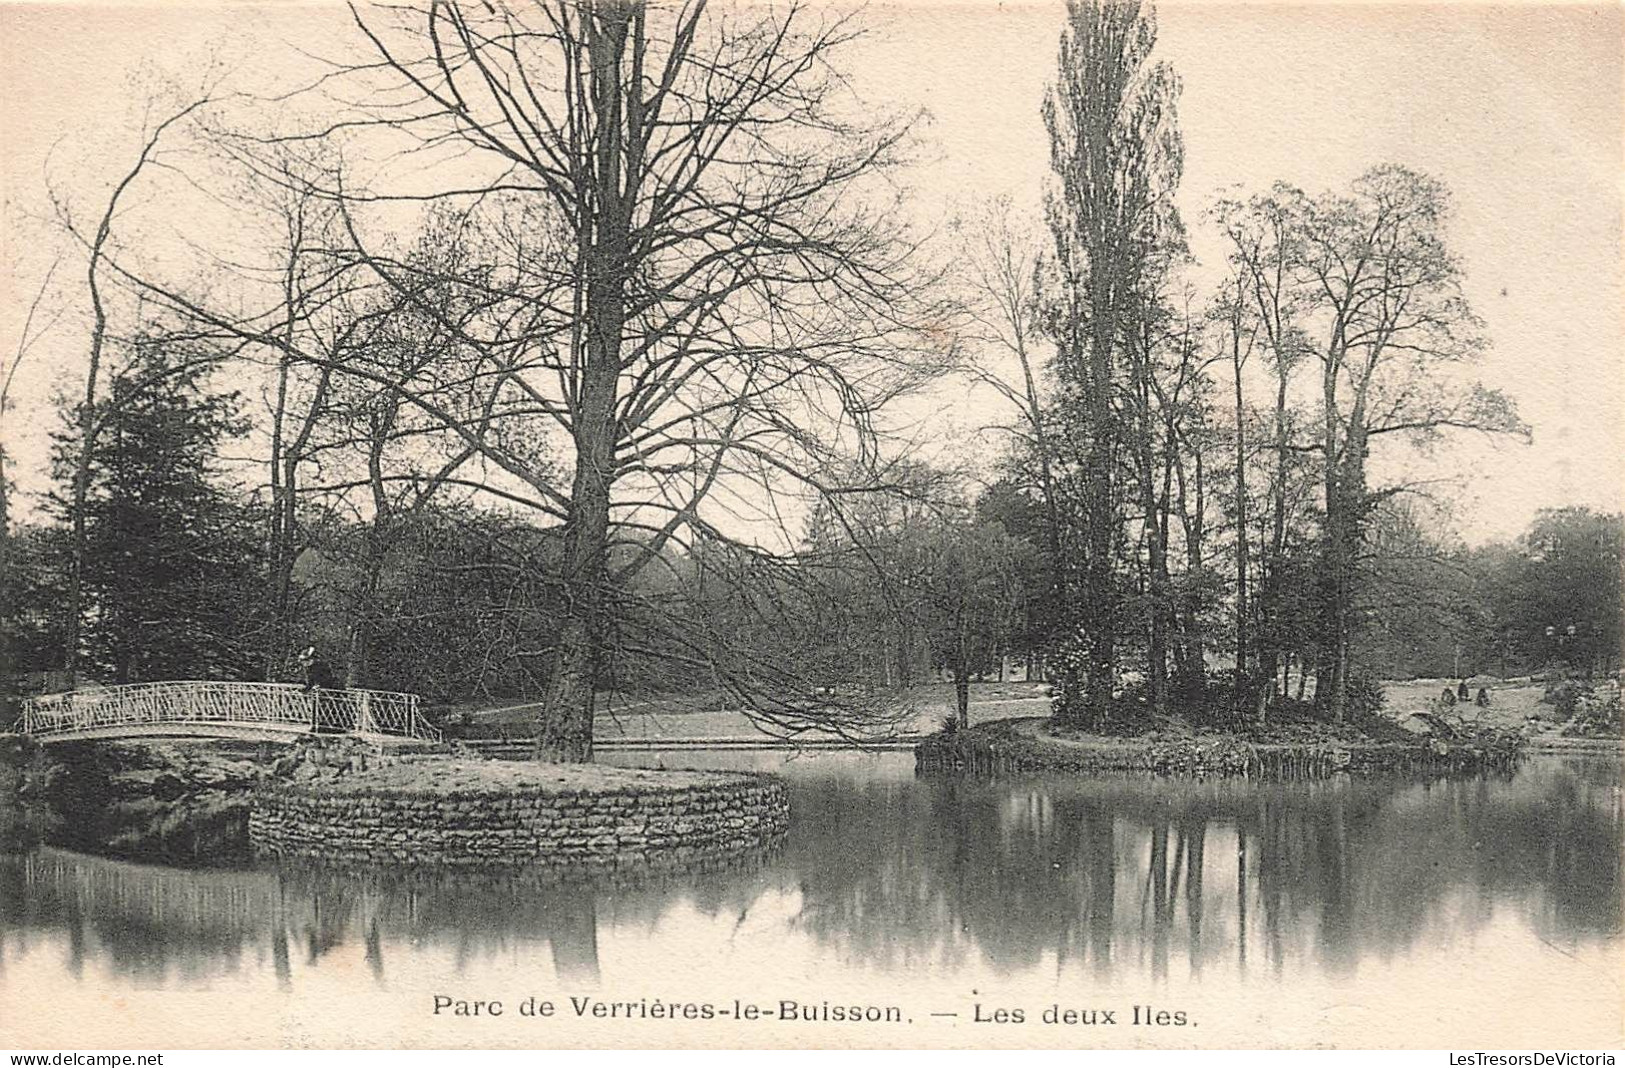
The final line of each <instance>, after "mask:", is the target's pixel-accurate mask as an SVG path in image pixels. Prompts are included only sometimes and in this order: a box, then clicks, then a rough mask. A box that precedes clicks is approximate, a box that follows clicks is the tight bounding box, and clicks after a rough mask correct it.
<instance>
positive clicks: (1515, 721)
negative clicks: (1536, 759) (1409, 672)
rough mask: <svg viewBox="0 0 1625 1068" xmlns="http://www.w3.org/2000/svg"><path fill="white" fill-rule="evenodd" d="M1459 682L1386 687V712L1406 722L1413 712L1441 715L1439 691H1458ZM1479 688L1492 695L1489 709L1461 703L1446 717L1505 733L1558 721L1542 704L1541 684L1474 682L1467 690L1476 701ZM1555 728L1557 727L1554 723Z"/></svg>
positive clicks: (1431, 681) (1419, 681) (1415, 681)
mask: <svg viewBox="0 0 1625 1068" xmlns="http://www.w3.org/2000/svg"><path fill="white" fill-rule="evenodd" d="M1459 681H1460V680H1459V679H1412V680H1409V681H1406V682H1386V683H1383V691H1384V693H1385V694H1386V695H1387V698H1388V699H1387V702H1386V703H1385V704H1384V706H1383V711H1385V712H1387V713H1388V714H1389V715H1391V716H1394V717H1396V718H1404V717H1405V716H1407V715H1409V714H1410V713H1412V712H1438V711H1439V696H1440V691H1442V690H1443V689H1444V688H1445V687H1446V686H1449V687H1450V688H1451V689H1455V686H1456V683H1457V682H1459ZM1480 686H1483V687H1484V688H1485V689H1487V690H1489V692H1490V706H1489V707H1488V708H1479V707H1478V706H1477V705H1475V704H1473V702H1472V701H1471V700H1469V701H1466V702H1458V703H1457V704H1456V705H1455V707H1454V708H1449V709H1447V710H1446V714H1447V715H1453V716H1456V717H1459V718H1461V719H1462V720H1463V721H1464V722H1466V723H1469V724H1481V725H1483V726H1486V727H1499V728H1502V729H1506V730H1517V729H1519V728H1521V727H1522V726H1523V725H1524V724H1525V723H1526V722H1527V721H1529V720H1530V719H1543V720H1547V721H1548V722H1552V721H1554V720H1555V717H1556V713H1555V712H1554V711H1553V710H1552V707H1551V706H1550V705H1542V704H1540V703H1539V702H1540V698H1541V696H1542V694H1544V693H1545V692H1546V691H1545V686H1544V685H1542V684H1541V683H1539V682H1534V683H1531V682H1527V681H1525V680H1522V679H1517V680H1511V681H1505V682H1497V681H1486V680H1482V679H1473V680H1470V681H1469V683H1468V688H1469V689H1470V690H1471V691H1472V693H1473V695H1474V696H1475V697H1476V696H1477V695H1478V689H1479V687H1480ZM1553 725H1554V726H1555V725H1556V724H1555V722H1553Z"/></svg>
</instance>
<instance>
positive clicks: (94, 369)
mask: <svg viewBox="0 0 1625 1068" xmlns="http://www.w3.org/2000/svg"><path fill="white" fill-rule="evenodd" d="M208 103H209V100H208V99H207V98H204V99H199V100H195V101H193V102H192V103H190V104H187V105H186V106H185V107H183V108H181V109H179V110H178V111H175V112H174V113H172V114H170V115H169V116H168V117H166V118H164V119H163V120H161V121H160V122H158V123H157V124H156V125H154V126H153V128H152V130H151V132H150V133H148V134H147V135H146V137H145V139H144V140H143V142H142V145H141V149H140V151H139V152H137V154H136V158H135V162H134V163H133V164H132V165H131V167H130V169H129V170H128V171H127V172H125V174H124V176H123V177H122V178H121V179H120V180H119V181H118V183H117V184H116V185H114V187H113V190H112V192H111V193H110V194H109V195H108V197H107V203H106V205H105V206H104V208H103V210H102V213H101V217H100V218H99V220H98V221H97V223H96V228H95V230H94V231H93V232H91V233H89V234H85V233H83V232H81V231H80V230H79V229H78V228H77V227H76V225H75V222H74V219H73V214H72V211H71V209H70V207H69V205H68V204H67V203H66V202H65V201H64V200H63V199H62V198H60V197H59V196H57V195H56V194H55V193H54V192H53V193H52V197H51V199H52V203H53V204H54V205H55V207H56V211H57V216H58V218H59V219H60V220H61V222H62V224H63V225H64V226H65V227H66V228H67V229H68V230H69V232H70V233H72V234H74V236H76V237H78V238H79V239H80V241H81V242H82V243H83V244H84V245H85V248H86V250H87V253H88V258H87V261H86V265H85V283H86V293H87V296H88V299H89V303H90V313H91V326H90V341H89V348H88V353H87V355H88V365H87V367H86V369H85V393H84V400H83V401H82V402H81V403H80V405H79V410H78V423H79V425H78V432H79V450H78V454H77V456H78V459H77V461H76V465H75V469H74V476H73V482H72V487H71V498H70V502H69V509H70V516H71V522H72V526H73V537H72V541H71V543H70V547H69V572H68V604H67V608H66V626H65V627H64V631H63V650H62V668H63V670H64V671H65V672H67V675H68V680H69V684H70V685H71V684H72V683H73V681H74V680H75V678H76V675H77V672H78V667H79V635H80V627H81V625H82V623H83V613H84V604H83V601H84V557H85V499H86V495H87V494H88V493H89V489H90V462H91V456H92V454H93V452H94V451H95V450H94V445H95V440H96V434H97V430H98V427H97V418H96V412H97V406H96V397H97V387H98V385H99V383H100V380H101V373H102V356H103V350H104V348H105V347H106V345H107V338H108V309H107V300H106V294H105V293H104V290H103V287H104V284H105V280H104V277H103V274H102V270H103V266H104V261H105V259H106V258H107V255H108V253H109V251H110V249H109V242H110V241H111V240H112V236H113V222H114V220H115V219H116V218H117V216H118V209H119V202H120V201H121V200H122V199H123V198H124V195H125V193H127V192H128V191H129V189H130V187H131V186H132V185H134V184H135V182H136V180H137V179H138V178H140V176H141V173H142V171H143V170H144V169H146V167H147V166H148V165H149V164H150V163H151V162H152V160H153V158H154V156H155V155H156V154H157V152H158V148H159V143H160V142H161V141H162V140H163V137H164V134H165V133H167V132H168V131H169V130H170V129H171V128H173V127H176V126H178V125H179V124H181V123H183V122H184V121H186V120H187V119H188V118H189V117H190V116H191V115H192V114H193V113H194V112H196V111H198V110H199V109H200V108H203V107H205V106H206V105H207V104H208Z"/></svg>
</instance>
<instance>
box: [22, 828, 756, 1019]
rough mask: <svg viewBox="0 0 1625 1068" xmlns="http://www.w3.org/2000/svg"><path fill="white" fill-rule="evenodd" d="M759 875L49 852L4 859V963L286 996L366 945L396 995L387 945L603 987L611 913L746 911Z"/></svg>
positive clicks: (752, 861)
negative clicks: (313, 973)
mask: <svg viewBox="0 0 1625 1068" xmlns="http://www.w3.org/2000/svg"><path fill="white" fill-rule="evenodd" d="M761 863H762V858H760V857H757V858H749V857H744V858H735V859H734V860H733V861H732V862H729V863H724V864H718V865H712V866H711V870H703V871H694V870H689V871H686V872H685V871H676V870H674V871H668V872H659V873H653V872H651V873H638V872H631V873H628V872H622V873H619V875H617V876H615V877H605V878H599V879H596V880H585V881H583V880H580V879H567V880H564V881H561V880H560V879H559V873H557V872H548V871H532V872H520V873H511V874H487V875H474V874H438V873H434V872H429V871H419V872H332V871H321V870H316V869H306V868H298V867H284V868H278V869H276V870H265V871H200V870H195V869H190V870H188V869H173V868H163V867H155V866H148V865H139V864H132V863H127V862H123V861H117V860H109V859H105V858H99V857H91V856H86V855H84V854H79V853H72V852H67V851H64V850H57V849H42V850H39V851H37V852H35V853H32V854H29V855H26V856H21V857H6V858H0V965H3V963H4V960H5V955H6V953H7V952H8V946H9V947H11V950H12V951H15V950H16V949H17V948H20V947H26V946H27V945H29V944H30V942H31V941H32V940H34V939H35V938H38V937H40V936H41V935H51V934H54V935H59V936H62V938H63V940H64V941H65V942H66V944H67V946H68V967H69V971H70V973H71V974H74V975H75V976H77V975H79V974H80V972H81V970H82V968H83V965H84V961H85V960H86V959H87V958H88V957H90V956H93V955H95V956H99V957H100V958H101V962H102V963H103V964H105V965H106V966H107V967H109V968H110V969H111V970H113V971H114V972H115V973H116V974H119V975H125V976H130V977H133V978H135V979H137V980H142V981H153V982H157V981H163V980H165V979H169V978H186V977H193V978H196V977H207V976H210V975H214V974H218V973H220V972H222V971H233V970H236V969H237V967H238V966H239V964H240V962H241V960H242V959H243V958H244V957H245V956H256V955H262V954H264V955H268V956H269V958H270V964H271V968H272V970H273V972H274V974H275V975H276V977H277V980H278V982H279V984H280V985H282V986H284V987H287V986H289V985H291V983H292V981H293V976H294V971H295V967H296V966H299V967H306V968H308V967H313V966H318V965H319V964H320V963H321V962H322V960H323V959H324V958H326V957H327V956H328V955H329V954H331V953H333V952H334V951H335V950H338V949H341V948H343V947H350V946H356V947H359V948H360V949H361V951H362V954H363V958H364V960H365V961H366V963H367V966H368V968H369V969H370V971H371V974H372V976H373V978H374V979H375V980H376V981H378V982H379V983H382V982H384V980H385V978H386V975H387V972H388V964H389V961H388V956H389V952H390V949H389V947H390V946H391V945H395V946H399V945H400V944H401V943H403V942H406V941H411V942H429V943H433V944H438V945H444V946H448V947H449V948H450V949H451V951H452V954H453V959H454V962H455V965H456V967H458V968H459V969H462V968H465V967H467V966H468V965H470V964H471V963H473V962H475V961H478V960H480V959H483V958H487V957H490V956H494V955H497V954H500V953H504V952H508V951H511V950H513V949H515V948H517V947H524V948H527V949H536V948H544V949H546V950H548V951H550V952H551V955H552V959H553V962H554V967H555V970H556V973H557V975H558V977H559V979H560V980H561V981H562V982H564V983H567V984H592V983H595V982H596V981H597V979H598V970H599V961H598V936H599V928H600V926H601V924H602V923H603V921H604V917H605V916H606V915H607V916H609V917H611V918H612V922H636V921H638V920H640V919H647V918H650V917H655V916H658V915H659V914H660V913H661V912H663V911H664V909H665V908H666V907H668V906H669V905H670V903H671V902H672V901H673V900H674V899H679V898H680V899H682V900H684V901H688V902H690V903H692V904H693V906H694V907H695V908H697V909H700V910H701V911H709V912H711V913H717V912H722V911H733V912H739V913H742V912H743V911H745V910H746V909H748V907H749V905H750V902H751V901H752V900H753V899H754V898H755V897H756V896H757V895H759V894H760V892H761V885H760V884H758V883H757V882H755V881H754V879H753V876H752V872H754V871H756V870H758V869H759V868H760V867H761Z"/></svg>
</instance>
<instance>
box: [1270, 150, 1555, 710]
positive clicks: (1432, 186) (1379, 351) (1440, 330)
mask: <svg viewBox="0 0 1625 1068" xmlns="http://www.w3.org/2000/svg"><path fill="white" fill-rule="evenodd" d="M1276 196H1277V197H1279V198H1280V199H1281V200H1282V202H1283V203H1282V213H1283V214H1284V215H1285V217H1286V218H1287V219H1288V220H1289V222H1290V226H1291V229H1292V237H1291V238H1290V239H1289V248H1290V250H1291V251H1290V257H1291V258H1290V261H1289V262H1290V267H1291V271H1292V284H1293V286H1294V287H1295V288H1296V289H1297V291H1298V294H1299V300H1300V301H1301V302H1302V306H1303V307H1304V312H1303V314H1302V318H1301V323H1302V329H1303V330H1304V332H1305V334H1306V335H1309V336H1310V337H1311V338H1312V341H1311V344H1312V349H1313V351H1314V353H1315V356H1316V357H1317V358H1318V361H1319V364H1320V390H1319V394H1320V396H1319V400H1320V422H1321V425H1320V433H1319V435H1318V438H1319V440H1318V441H1317V442H1316V445H1317V448H1318V452H1319V454H1320V456H1319V459H1320V463H1321V471H1322V486H1323V495H1324V509H1325V512H1324V520H1323V525H1322V532H1321V577H1320V581H1321V599H1322V619H1321V629H1322V650H1323V652H1322V655H1321V657H1320V662H1319V664H1318V665H1317V672H1316V693H1315V699H1316V703H1317V704H1318V705H1319V706H1320V707H1321V708H1322V709H1323V710H1324V711H1326V712H1328V713H1329V714H1330V715H1331V716H1332V717H1333V718H1334V719H1337V720H1339V721H1341V720H1342V719H1343V718H1344V715H1345V713H1346V706H1347V694H1348V683H1349V672H1350V652H1351V649H1352V646H1353V642H1354V638H1355V633H1356V630H1357V627H1358V619H1357V612H1356V607H1355V599H1356V594H1357V592H1358V581H1357V579H1358V571H1357V563H1358V560H1359V558H1360V545H1361V539H1362V537H1363V531H1364V528H1365V524H1366V520H1367V519H1368V517H1369V516H1370V514H1371V510H1372V508H1373V507H1374V506H1375V505H1376V504H1377V503H1378V502H1379V501H1380V500H1382V499H1383V498H1384V497H1386V496H1391V495H1392V492H1394V491H1393V489H1385V490H1382V491H1376V492H1374V491H1373V490H1372V489H1371V487H1370V486H1369V479H1368V475H1367V460H1368V456H1369V453H1370V449H1371V446H1372V443H1373V442H1374V441H1376V440H1378V439H1380V438H1382V437H1384V436H1387V435H1391V434H1404V435H1407V436H1409V437H1411V438H1412V439H1414V440H1417V441H1419V442H1420V443H1422V444H1426V443H1428V442H1430V441H1432V440H1434V439H1436V438H1437V437H1438V435H1439V434H1440V433H1442V432H1443V431H1446V430H1449V429H1467V430H1478V431H1483V432H1488V433H1526V429H1525V427H1524V426H1523V424H1522V423H1521V422H1520V421H1519V420H1518V418H1517V415H1516V412H1515V410H1514V408H1513V406H1512V404H1511V402H1510V401H1509V400H1508V399H1507V398H1506V397H1504V396H1502V395H1501V394H1499V393H1496V392H1494V391H1491V390H1487V389H1485V388H1484V387H1482V386H1481V385H1478V384H1477V383H1473V382H1470V381H1466V380H1463V379H1462V378H1461V377H1460V376H1459V375H1458V374H1455V373H1454V371H1453V369H1454V368H1455V367H1457V366H1460V365H1464V364H1468V363H1470V362H1472V361H1473V360H1474V359H1475V358H1476V357H1477V356H1478V354H1479V352H1480V351H1481V350H1482V348H1483V347H1484V344H1485V342H1484V340H1483V338H1482V336H1481V335H1480V334H1479V327H1480V323H1479V320H1478V318H1477V317H1476V316H1475V315H1474V314H1473V312H1472V310H1471V308H1469V307H1468V305H1467V302H1466V299H1465V298H1464V297H1463V296H1462V293H1461V277H1462V275H1461V265H1460V262H1459V261H1458V260H1457V259H1456V257H1455V256H1454V255H1453V254H1452V253H1451V252H1450V251H1449V247H1448V244H1447V241H1446V226H1447V222H1448V217H1449V196H1448V192H1447V191H1446V189H1445V188H1444V186H1443V185H1442V184H1440V183H1439V182H1438V181H1436V180H1434V179H1432V178H1429V177H1427V176H1425V175H1422V174H1418V173H1416V172H1414V171H1410V170H1407V169H1405V168H1403V167H1398V166H1393V165H1385V166H1379V167H1375V168H1373V169H1372V170H1370V171H1367V172H1366V173H1365V174H1364V175H1362V176H1361V177H1360V178H1359V179H1358V180H1357V181H1356V182H1355V183H1354V186H1353V189H1352V191H1351V193H1350V194H1349V195H1346V196H1338V195H1325V196H1321V197H1318V198H1309V197H1307V196H1305V195H1304V194H1302V193H1298V192H1297V191H1294V190H1278V191H1277V194H1276Z"/></svg>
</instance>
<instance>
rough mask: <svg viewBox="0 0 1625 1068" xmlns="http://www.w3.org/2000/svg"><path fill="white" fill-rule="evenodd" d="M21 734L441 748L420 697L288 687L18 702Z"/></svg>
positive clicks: (128, 691) (72, 695)
mask: <svg viewBox="0 0 1625 1068" xmlns="http://www.w3.org/2000/svg"><path fill="white" fill-rule="evenodd" d="M22 713H23V714H22V729H23V732H24V733H25V734H31V735H35V736H47V737H48V736H50V735H53V734H65V733H69V732H74V731H89V730H110V729H116V728H119V727H140V726H147V725H158V724H187V723H197V724H218V725H230V724H240V725H247V726H275V727H281V728H292V729H295V730H297V729H304V730H307V731H311V732H316V733H350V732H357V733H361V734H391V735H398V736H400V737H403V738H420V739H424V740H427V741H439V739H440V731H439V730H437V729H436V728H435V727H433V726H432V725H430V724H429V722H428V721H427V720H425V719H424V718H423V715H422V713H421V712H420V711H419V710H418V696H417V694H410V693H391V692H389V691H385V690H324V689H314V690H306V689H304V688H303V687H301V686H298V685H295V684H293V683H280V682H219V681H213V680H187V681H175V682H143V683H132V684H130V685H126V686H108V687H105V688H102V689H98V690H74V691H70V692H68V693H54V694H46V695H45V696H42V697H30V698H27V699H25V700H24V701H23V709H22Z"/></svg>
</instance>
